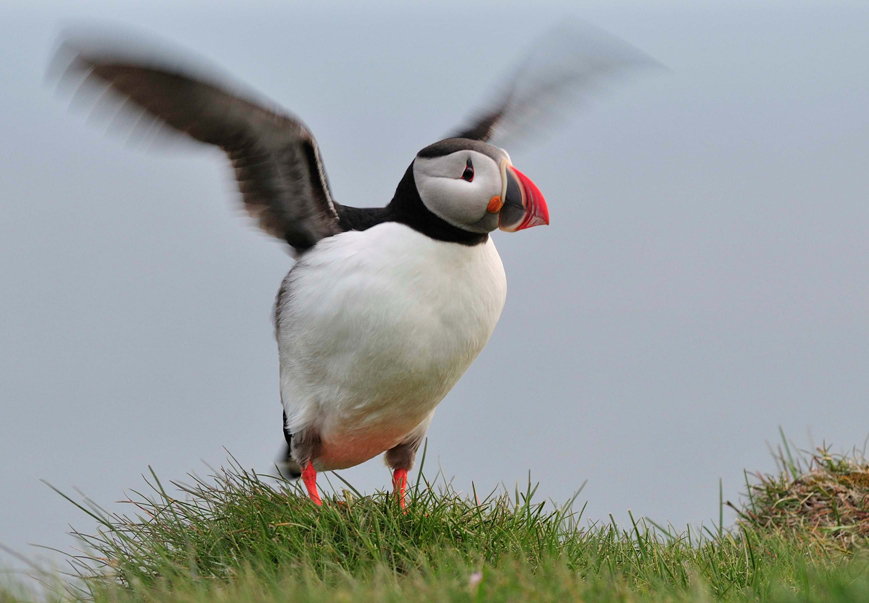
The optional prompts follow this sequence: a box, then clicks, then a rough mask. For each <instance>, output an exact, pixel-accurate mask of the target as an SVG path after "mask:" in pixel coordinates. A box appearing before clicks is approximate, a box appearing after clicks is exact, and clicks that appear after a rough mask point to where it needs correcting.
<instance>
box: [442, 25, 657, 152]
mask: <svg viewBox="0 0 869 603" xmlns="http://www.w3.org/2000/svg"><path fill="white" fill-rule="evenodd" d="M653 66H660V65H659V64H658V63H656V62H655V61H654V59H652V58H651V57H649V56H648V55H646V54H644V53H643V52H641V51H640V50H638V49H636V48H634V47H633V46H631V45H629V44H628V43H626V42H623V41H621V40H619V39H618V38H616V37H614V36H611V35H609V34H607V33H605V32H603V31H601V30H599V29H597V28H594V27H592V26H590V25H587V24H582V23H572V24H568V25H562V26H560V27H557V28H555V29H554V30H552V31H550V32H548V33H547V35H545V36H544V37H542V38H541V39H539V40H538V41H537V43H536V44H535V45H534V47H533V48H532V51H531V52H530V53H529V54H528V56H527V57H526V58H525V60H524V61H522V63H520V64H519V66H518V67H517V68H516V69H515V70H514V71H513V72H512V74H511V75H510V76H509V77H508V78H507V79H506V82H505V83H504V84H503V85H502V87H501V88H500V90H499V91H498V92H497V93H496V94H495V95H493V99H492V101H491V102H490V104H489V105H488V106H486V107H484V108H483V109H482V110H481V111H480V112H478V113H477V114H475V116H474V117H473V118H472V119H471V120H470V122H469V123H468V124H467V125H466V126H465V127H464V128H462V129H460V130H459V131H458V132H455V133H453V134H452V137H456V138H470V139H472V140H481V141H483V142H490V141H491V142H493V143H495V144H499V145H501V144H503V143H504V142H506V141H511V142H515V141H516V139H517V138H520V137H527V136H529V135H539V134H540V133H541V130H544V129H545V126H546V125H548V124H551V123H553V122H558V121H560V120H561V119H563V118H564V113H566V111H565V109H566V108H567V107H568V106H571V105H575V104H577V103H580V102H582V101H583V100H584V99H585V98H586V97H588V96H589V95H590V94H592V93H593V92H594V91H595V90H597V89H599V88H600V87H601V85H602V84H603V83H604V82H605V81H606V80H608V79H610V78H612V77H613V76H615V75H618V74H620V73H623V72H626V71H628V70H630V69H636V68H644V67H653Z"/></svg>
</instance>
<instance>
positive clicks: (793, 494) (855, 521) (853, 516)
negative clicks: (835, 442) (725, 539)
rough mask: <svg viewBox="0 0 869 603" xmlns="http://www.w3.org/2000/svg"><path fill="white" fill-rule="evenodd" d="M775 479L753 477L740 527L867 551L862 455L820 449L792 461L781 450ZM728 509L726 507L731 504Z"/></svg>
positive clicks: (866, 465) (868, 495) (867, 499)
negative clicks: (860, 548)
mask: <svg viewBox="0 0 869 603" xmlns="http://www.w3.org/2000/svg"><path fill="white" fill-rule="evenodd" d="M776 456H777V460H778V462H779V465H780V468H781V471H780V472H779V474H778V475H764V474H761V473H758V474H756V475H755V476H754V477H755V478H756V479H755V481H754V483H749V485H748V497H749V502H748V504H747V505H746V506H745V507H744V508H743V509H738V510H737V512H738V513H739V515H740V519H741V521H742V522H743V523H745V524H748V525H751V526H753V527H755V528H760V529H764V530H783V531H787V532H792V533H794V532H799V533H802V534H807V535H810V536H811V537H814V538H816V539H817V540H818V541H819V542H823V543H825V544H829V545H833V546H836V547H837V548H843V549H853V548H854V547H855V546H861V545H862V546H869V461H867V459H866V457H865V455H864V453H863V452H861V451H859V450H855V451H853V452H852V453H851V454H847V455H845V454H833V453H831V452H830V451H829V449H828V448H826V447H821V448H818V449H817V450H816V451H815V452H814V453H813V454H811V455H803V457H802V458H797V459H796V460H795V459H794V458H793V456H792V455H791V453H790V449H789V447H788V446H787V445H785V446H784V448H780V449H779V452H778V454H777V455H776ZM731 506H732V505H731Z"/></svg>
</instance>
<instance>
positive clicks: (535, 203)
mask: <svg viewBox="0 0 869 603" xmlns="http://www.w3.org/2000/svg"><path fill="white" fill-rule="evenodd" d="M499 167H500V168H501V179H502V189H501V198H502V199H503V200H504V205H503V207H502V208H501V212H500V214H499V216H498V228H500V229H501V230H504V231H507V232H516V231H517V230H523V229H525V228H531V227H532V226H540V225H541V224H549V208H548V207H546V200H545V199H544V198H543V194H542V193H541V192H540V189H539V188H537V185H536V184H534V183H533V182H531V179H530V178H529V177H528V176H526V175H525V174H523V173H522V172H520V171H519V170H517V169H516V168H514V167H513V166H512V165H510V162H509V161H508V160H506V159H502V160H501V165H500V166H499Z"/></svg>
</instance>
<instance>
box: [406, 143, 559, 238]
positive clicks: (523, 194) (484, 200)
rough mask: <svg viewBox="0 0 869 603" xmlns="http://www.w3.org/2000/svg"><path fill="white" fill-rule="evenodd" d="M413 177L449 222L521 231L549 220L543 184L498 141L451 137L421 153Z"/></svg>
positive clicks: (434, 210) (474, 229)
mask: <svg viewBox="0 0 869 603" xmlns="http://www.w3.org/2000/svg"><path fill="white" fill-rule="evenodd" d="M413 179H414V183H415V184H416V189H417V192H418V193H419V197H420V199H421V200H422V202H423V204H424V205H425V206H426V208H427V209H428V210H429V211H430V212H432V213H433V214H435V215H436V216H438V217H439V218H441V219H442V220H444V221H445V222H448V223H449V224H451V225H453V226H455V227H457V228H461V229H462V230H466V231H469V232H474V233H488V232H492V231H493V230H495V229H496V228H500V229H501V230H506V231H508V232H515V231H517V230H522V229H524V228H531V227H532V226H539V225H541V224H549V209H548V208H547V207H546V201H545V200H544V198H543V195H542V194H541V193H540V190H539V189H538V188H537V186H536V185H535V184H534V183H533V182H531V180H530V179H529V178H528V177H527V176H525V174H523V173H522V172H520V171H519V170H517V169H516V168H514V167H513V163H512V162H511V161H510V156H509V155H508V154H507V152H506V151H504V150H503V149H499V148H498V147H496V146H493V145H490V144H487V143H485V142H481V141H478V140H470V139H467V138H447V139H445V140H441V141H440V142H436V143H434V144H433V145H429V146H427V147H426V148H424V149H423V150H421V151H420V152H419V153H417V155H416V159H414V162H413Z"/></svg>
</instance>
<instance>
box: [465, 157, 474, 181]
mask: <svg viewBox="0 0 869 603" xmlns="http://www.w3.org/2000/svg"><path fill="white" fill-rule="evenodd" d="M462 180H464V181H466V182H473V181H474V165H473V164H472V163H471V160H470V159H468V163H466V164H465V171H464V172H462Z"/></svg>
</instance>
